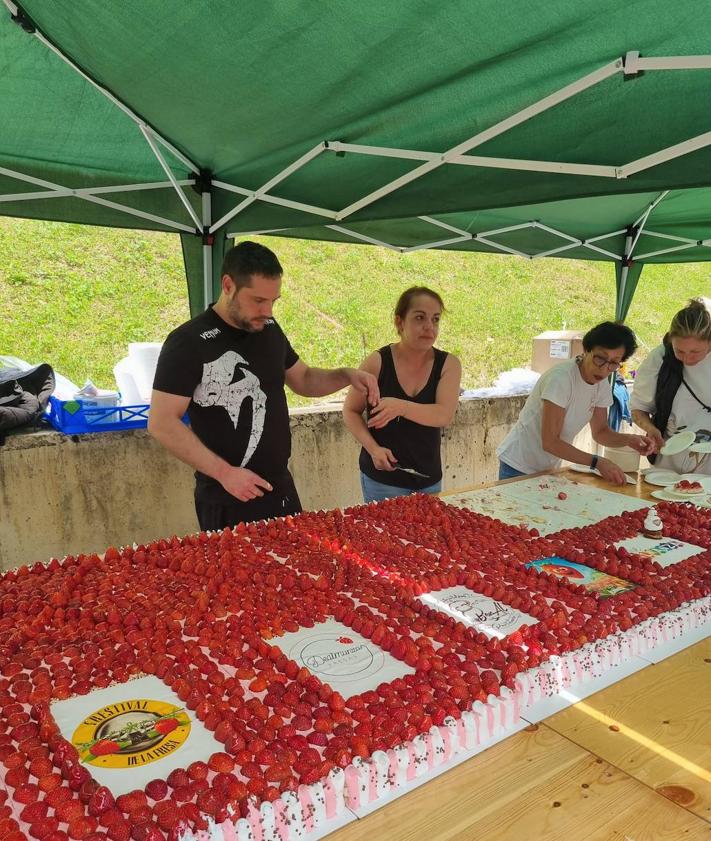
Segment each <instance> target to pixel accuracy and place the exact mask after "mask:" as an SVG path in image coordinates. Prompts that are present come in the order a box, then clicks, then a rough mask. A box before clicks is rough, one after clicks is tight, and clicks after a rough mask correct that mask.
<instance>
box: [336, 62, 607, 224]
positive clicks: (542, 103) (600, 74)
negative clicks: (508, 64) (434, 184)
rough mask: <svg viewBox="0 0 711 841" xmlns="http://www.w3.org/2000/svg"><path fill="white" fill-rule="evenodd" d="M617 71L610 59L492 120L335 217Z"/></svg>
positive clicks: (349, 214)
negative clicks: (604, 63)
mask: <svg viewBox="0 0 711 841" xmlns="http://www.w3.org/2000/svg"><path fill="white" fill-rule="evenodd" d="M621 70H622V59H621V58H618V59H615V61H612V62H610V63H609V64H606V65H604V66H603V67H600V68H599V69H598V70H595V71H594V72H592V73H589V74H588V75H586V76H583V77H582V78H580V79H578V80H577V81H575V82H572V83H571V84H570V85H566V86H565V87H563V88H561V89H560V90H558V91H555V92H554V93H552V94H549V95H548V96H546V97H543V99H540V100H538V102H534V103H533V104H532V105H529V106H528V107H527V108H523V109H522V110H521V111H518V112H517V113H516V114H512V115H511V116H510V117H507V118H506V119H505V120H501V121H500V122H498V123H496V124H495V125H493V126H491V127H490V128H488V129H485V130H484V131H481V132H479V133H478V134H475V135H474V136H473V137H470V138H469V139H468V140H465V141H464V142H463V143H460V144H458V145H457V146H454V147H452V148H451V149H449V150H448V151H447V152H445V153H444V154H443V155H441V157H440V158H439V160H437V161H427V162H426V163H424V164H422V165H421V166H418V167H416V168H415V169H413V170H412V171H410V172H408V173H405V174H404V175H401V176H400V177H399V178H396V179H395V180H394V181H390V182H389V183H388V184H385V185H384V186H382V187H380V188H379V189H377V190H374V191H373V192H372V193H369V194H368V195H367V196H364V197H363V198H361V199H359V200H358V201H356V202H353V203H352V204H349V205H348V207H344V208H343V210H341V211H340V213H339V214H338V216H337V217H336V218H337V219H338V220H341V219H345V218H346V217H347V216H351V215H352V214H353V213H355V212H356V211H357V210H360V209H361V208H363V207H365V206H366V205H369V204H372V203H373V202H374V201H377V199H380V198H382V197H383V196H386V195H388V193H392V192H393V191H394V190H397V189H399V188H400V187H402V186H404V185H405V184H409V183H410V182H411V181H414V180H416V179H417V178H421V177H422V176H423V175H426V174H427V173H428V172H431V171H432V170H433V169H437V168H438V167H440V166H442V165H443V164H445V163H448V162H449V158H450V157H456V156H457V155H461V154H463V153H464V152H468V151H469V150H470V149H473V148H475V147H476V146H481V145H482V144H483V143H486V142H487V141H488V140H491V139H492V138H494V137H497V136H498V135H499V134H503V133H504V132H506V131H508V130H509V129H511V128H514V127H515V126H517V125H520V124H521V123H523V122H525V121H526V120H529V119H531V117H535V116H536V115H537V114H541V113H542V112H543V111H547V110H548V109H549V108H553V107H554V106H555V105H559V104H560V103H561V102H564V101H565V100H566V99H570V97H571V96H575V94H577V93H580V92H581V91H584V90H586V89H587V88H590V87H592V86H593V85H597V84H599V83H600V82H602V81H603V80H604V79H607V78H609V77H610V76H613V75H614V74H615V73H619V72H620V71H621Z"/></svg>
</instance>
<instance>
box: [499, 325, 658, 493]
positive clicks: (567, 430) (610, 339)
mask: <svg viewBox="0 0 711 841" xmlns="http://www.w3.org/2000/svg"><path fill="white" fill-rule="evenodd" d="M636 349H637V342H636V340H635V335H634V333H633V332H632V331H631V330H630V328H629V327H626V326H625V325H624V324H615V323H613V322H611V321H605V322H603V323H602V324H598V325H597V327H593V328H592V330H589V331H588V332H587V333H586V334H585V335H584V336H583V354H582V356H578V357H577V358H576V359H570V360H568V361H567V362H561V363H559V364H558V365H555V366H554V367H553V368H550V369H549V370H548V371H546V372H545V374H543V375H542V376H541V378H540V379H539V380H538V382H537V383H536V385H535V386H534V388H533V391H532V392H531V394H530V395H529V397H528V400H526V405H525V406H524V407H523V409H522V411H521V414H520V416H519V419H518V421H517V422H516V425H515V426H514V427H513V429H512V430H511V431H510V432H509V434H508V435H507V436H506V438H505V439H504V440H503V442H502V443H501V445H500V446H499V448H498V449H497V451H496V453H497V455H498V456H499V460H500V464H499V479H511V478H513V477H515V476H525V475H527V474H529V473H538V472H539V471H543V470H554V469H556V468H558V467H560V464H561V461H569V462H572V463H573V464H581V465H584V466H586V467H590V468H591V469H593V470H595V469H597V470H598V471H599V472H600V474H601V475H602V477H603V479H607V481H608V482H612V483H613V484H615V485H624V484H625V481H626V479H625V474H624V472H623V471H622V470H621V469H620V468H619V467H618V466H617V465H616V464H614V462H612V461H610V460H609V459H606V458H602V457H601V456H595V455H593V454H592V453H586V452H584V451H583V450H580V449H578V448H577V447H575V446H574V445H573V444H572V441H573V439H574V438H575V436H576V435H577V434H578V433H579V432H580V430H581V429H582V428H583V427H584V426H585V424H586V423H589V424H590V429H591V431H592V437H593V439H594V440H595V441H596V442H597V443H598V444H602V445H603V446H605V447H625V446H627V447H632V448H633V449H635V450H637V452H638V453H641V454H643V455H648V454H649V453H652V452H655V450H656V445H655V443H654V441H653V440H652V439H651V438H648V437H647V436H644V435H627V434H624V433H621V432H613V431H612V429H610V427H609V425H608V423H607V410H608V408H609V406H610V405H611V403H612V387H611V385H610V383H609V382H608V379H607V378H608V376H609V375H610V374H612V373H614V372H615V371H617V369H618V368H619V367H620V365H621V364H622V363H623V362H624V361H625V360H626V359H628V358H629V357H630V356H632V354H633V353H634V352H635V350H636Z"/></svg>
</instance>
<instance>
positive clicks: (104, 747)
mask: <svg viewBox="0 0 711 841" xmlns="http://www.w3.org/2000/svg"><path fill="white" fill-rule="evenodd" d="M120 750H121V745H120V744H119V743H118V742H115V741H114V740H113V739H99V741H98V742H96V743H95V744H94V745H92V746H91V748H90V751H91V755H92V756H109V755H110V754H112V753H118V752H119V751H120ZM55 755H56V754H55Z"/></svg>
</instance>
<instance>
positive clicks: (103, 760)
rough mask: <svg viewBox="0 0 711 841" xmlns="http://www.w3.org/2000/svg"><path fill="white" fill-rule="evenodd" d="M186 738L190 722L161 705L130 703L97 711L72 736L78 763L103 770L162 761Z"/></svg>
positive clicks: (180, 712)
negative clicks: (79, 760)
mask: <svg viewBox="0 0 711 841" xmlns="http://www.w3.org/2000/svg"><path fill="white" fill-rule="evenodd" d="M189 735H190V719H189V718H188V716H187V714H186V713H185V712H184V711H183V709H182V708H181V707H176V706H174V705H173V704H169V703H167V702H165V701H153V700H148V699H144V698H141V699H132V700H128V701H119V702H118V703H116V704H109V705H108V706H105V707H101V708H100V709H98V710H96V711H95V712H93V713H91V715H88V716H87V717H86V718H85V719H84V721H82V723H81V724H80V725H79V726H78V727H77V729H76V730H75V731H74V734H73V735H72V744H73V745H74V747H75V748H76V749H77V750H78V751H79V755H80V757H81V761H82V762H85V763H87V764H89V765H100V766H101V767H103V768H136V767H139V766H141V765H147V764H148V763H149V762H155V761H156V760H158V759H163V758H164V757H165V756H168V754H171V753H173V752H174V751H176V750H177V749H178V748H179V747H180V746H181V745H182V744H183V743H184V742H185V741H186V739H187V738H188V736H189Z"/></svg>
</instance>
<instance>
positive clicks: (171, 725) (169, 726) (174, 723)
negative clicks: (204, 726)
mask: <svg viewBox="0 0 711 841" xmlns="http://www.w3.org/2000/svg"><path fill="white" fill-rule="evenodd" d="M176 727H180V722H179V721H178V719H177V718H162V719H160V721H156V723H155V724H154V725H153V729H154V730H155V731H156V732H157V733H160V734H161V736H167V735H168V733H172V732H173V730H175V728H176Z"/></svg>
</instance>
